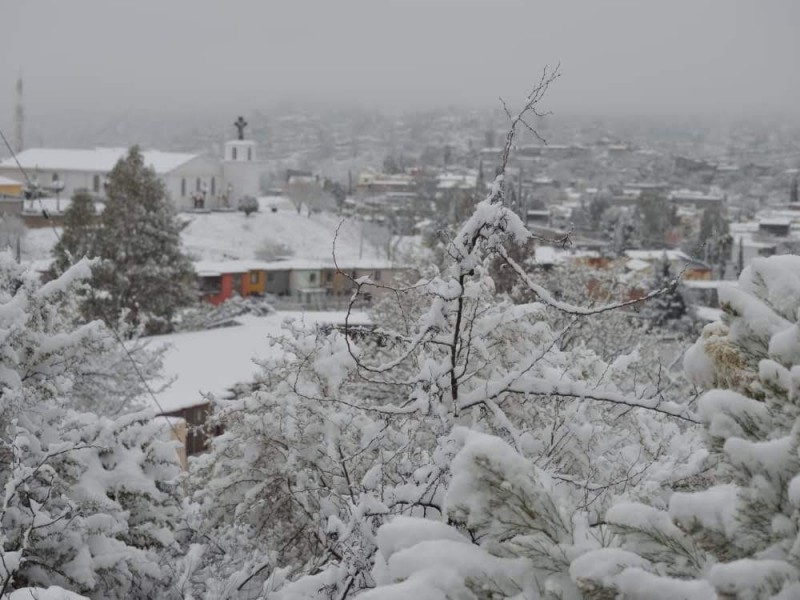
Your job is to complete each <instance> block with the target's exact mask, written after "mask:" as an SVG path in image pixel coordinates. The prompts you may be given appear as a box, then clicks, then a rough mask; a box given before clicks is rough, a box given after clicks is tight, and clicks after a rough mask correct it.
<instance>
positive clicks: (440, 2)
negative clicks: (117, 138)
mask: <svg viewBox="0 0 800 600" xmlns="http://www.w3.org/2000/svg"><path fill="white" fill-rule="evenodd" d="M558 62H560V63H561V71H562V73H563V75H562V78H561V79H560V80H559V82H558V83H557V85H556V87H555V89H553V90H552V92H551V94H550V95H549V97H548V100H549V102H548V108H552V109H553V110H561V111H581V112H587V113H608V112H610V113H624V112H629V111H630V112H635V113H637V114H647V113H651V112H652V113H657V114H678V113H692V114H696V113H717V112H722V113H726V114H727V113H733V114H736V113H742V112H753V111H756V112H759V113H765V112H774V111H780V112H783V113H786V114H788V115H792V116H796V115H797V112H798V107H800V0H660V1H656V0H559V1H556V0H553V1H537V0H483V1H481V0H70V1H66V0H0V111H2V113H3V114H2V118H0V123H3V122H5V123H8V122H9V120H10V115H11V111H12V107H13V102H14V81H15V79H16V77H17V74H18V73H20V72H21V73H23V74H24V78H25V86H26V104H27V107H28V111H29V112H34V113H36V112H38V113H40V114H44V113H52V112H53V111H55V110H58V109H59V108H68V109H74V108H75V107H81V108H85V109H87V110H91V111H94V110H98V111H102V112H104V113H107V112H113V111H125V110H135V109H152V108H159V109H160V108H165V109H170V110H173V111H191V110H194V109H203V110H206V109H211V110H217V109H228V108H231V109H234V110H239V111H242V112H244V111H247V110H252V109H253V108H259V107H267V106H269V105H270V104H271V103H274V102H276V101H286V100H294V99H303V100H307V101H308V100H311V101H321V102H324V101H326V100H335V101H338V102H341V101H345V102H349V101H352V100H354V101H359V102H361V103H366V104H370V105H375V104H384V105H386V106H387V107H390V108H393V109H395V108H403V107H404V106H415V107H424V106H428V105H442V104H459V103H468V104H488V103H490V102H494V101H496V98H497V96H498V95H503V96H505V97H508V98H515V97H519V96H520V95H521V93H523V92H524V91H525V90H526V88H527V87H529V84H530V82H531V81H532V79H533V78H534V77H536V75H537V74H538V72H539V71H540V70H541V68H542V67H543V66H545V65H553V64H555V63H558Z"/></svg>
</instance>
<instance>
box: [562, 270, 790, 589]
mask: <svg viewBox="0 0 800 600" xmlns="http://www.w3.org/2000/svg"><path fill="white" fill-rule="evenodd" d="M720 301H721V304H722V306H723V308H724V311H725V312H724V314H723V317H722V320H721V321H719V322H716V323H712V324H710V325H707V326H706V327H705V329H704V331H703V334H702V336H701V337H700V338H699V339H698V340H697V342H696V343H695V344H694V346H692V347H691V348H690V349H689V351H688V352H687V353H686V358H685V368H686V371H687V373H688V374H689V376H690V377H692V378H693V379H694V380H695V381H696V382H697V383H698V384H699V385H701V386H703V387H704V388H705V389H707V390H708V391H706V392H705V393H704V394H703V395H702V396H701V398H700V400H699V403H698V409H699V416H700V417H701V419H702V421H703V423H704V424H705V430H706V440H707V445H708V450H709V451H710V453H711V458H710V461H709V468H710V469H711V473H712V474H713V479H712V480H711V481H708V482H706V483H705V485H702V486H701V488H700V489H697V490H691V491H676V492H675V493H674V494H672V495H671V497H670V498H669V500H668V502H667V503H666V505H664V506H652V507H651V506H644V505H641V504H636V503H630V502H625V503H620V504H619V505H617V506H614V507H613V508H612V509H611V510H610V511H609V512H608V514H607V516H606V521H608V523H609V524H611V525H612V526H613V527H614V528H615V529H616V530H618V531H619V532H621V533H622V534H623V540H624V544H625V546H624V547H625V548H626V549H627V550H629V551H631V552H634V553H636V554H637V555H638V556H639V557H641V559H642V560H641V561H639V562H638V563H635V564H634V563H632V564H630V565H627V568H621V566H618V567H615V572H603V571H602V570H599V569H595V568H592V569H590V572H584V571H582V570H581V569H578V568H576V569H574V571H575V572H574V576H575V577H576V579H577V580H579V581H581V582H583V584H584V585H588V586H591V587H599V588H604V589H605V590H606V593H615V591H616V592H621V593H622V594H623V595H629V596H631V597H634V596H635V597H637V598H662V597H666V596H665V594H667V595H668V594H671V596H670V597H679V596H680V597H684V598H708V597H714V594H718V595H719V597H724V598H727V597H730V598H796V597H798V596H799V595H800V562H799V560H798V548H800V538H798V525H800V523H798V519H799V518H800V512H799V511H798V508H800V493H798V490H800V455H798V444H799V443H800V438H798V436H799V435H800V409H798V399H799V398H800V396H799V395H798V390H800V326H798V323H799V322H800V257H797V256H776V257H771V258H766V259H763V258H762V259H755V260H754V261H753V262H752V264H751V266H750V267H748V268H747V269H745V270H744V271H743V272H742V274H741V276H740V277H739V282H738V285H736V286H734V285H732V286H729V287H726V288H721V289H720ZM602 552H604V551H600V554H599V555H598V556H595V559H596V560H598V561H601V562H608V561H606V560H605V559H604V558H602ZM589 566H591V565H589ZM645 583H647V586H649V587H647V588H646V587H645V586H644V584H645ZM633 590H638V591H636V592H634V591H633ZM659 594H660V595H659ZM626 597H627V596H626Z"/></svg>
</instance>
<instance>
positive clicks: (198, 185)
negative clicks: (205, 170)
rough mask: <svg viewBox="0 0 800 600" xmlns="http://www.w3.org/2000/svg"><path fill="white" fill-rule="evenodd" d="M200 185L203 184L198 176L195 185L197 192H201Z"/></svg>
mask: <svg viewBox="0 0 800 600" xmlns="http://www.w3.org/2000/svg"><path fill="white" fill-rule="evenodd" d="M200 185H201V184H200V178H199V177H198V178H197V181H196V182H195V185H194V191H195V192H199V191H200Z"/></svg>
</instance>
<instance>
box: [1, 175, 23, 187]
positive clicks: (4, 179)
mask: <svg viewBox="0 0 800 600" xmlns="http://www.w3.org/2000/svg"><path fill="white" fill-rule="evenodd" d="M0 185H22V182H20V181H17V180H16V179H11V178H9V177H3V176H1V175H0Z"/></svg>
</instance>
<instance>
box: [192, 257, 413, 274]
mask: <svg viewBox="0 0 800 600" xmlns="http://www.w3.org/2000/svg"><path fill="white" fill-rule="evenodd" d="M335 268H336V265H334V263H333V260H323V259H314V258H290V259H287V260H274V261H260V260H226V261H198V262H196V263H194V270H195V272H197V274H198V275H199V276H200V277H219V276H220V275H222V274H223V273H247V272H248V271H319V270H321V269H335ZM339 268H340V269H342V270H344V271H351V270H356V271H361V270H363V271H374V270H382V269H398V268H402V267H400V266H398V265H396V264H394V263H392V262H391V261H387V260H380V259H372V258H362V259H345V260H342V261H339Z"/></svg>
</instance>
